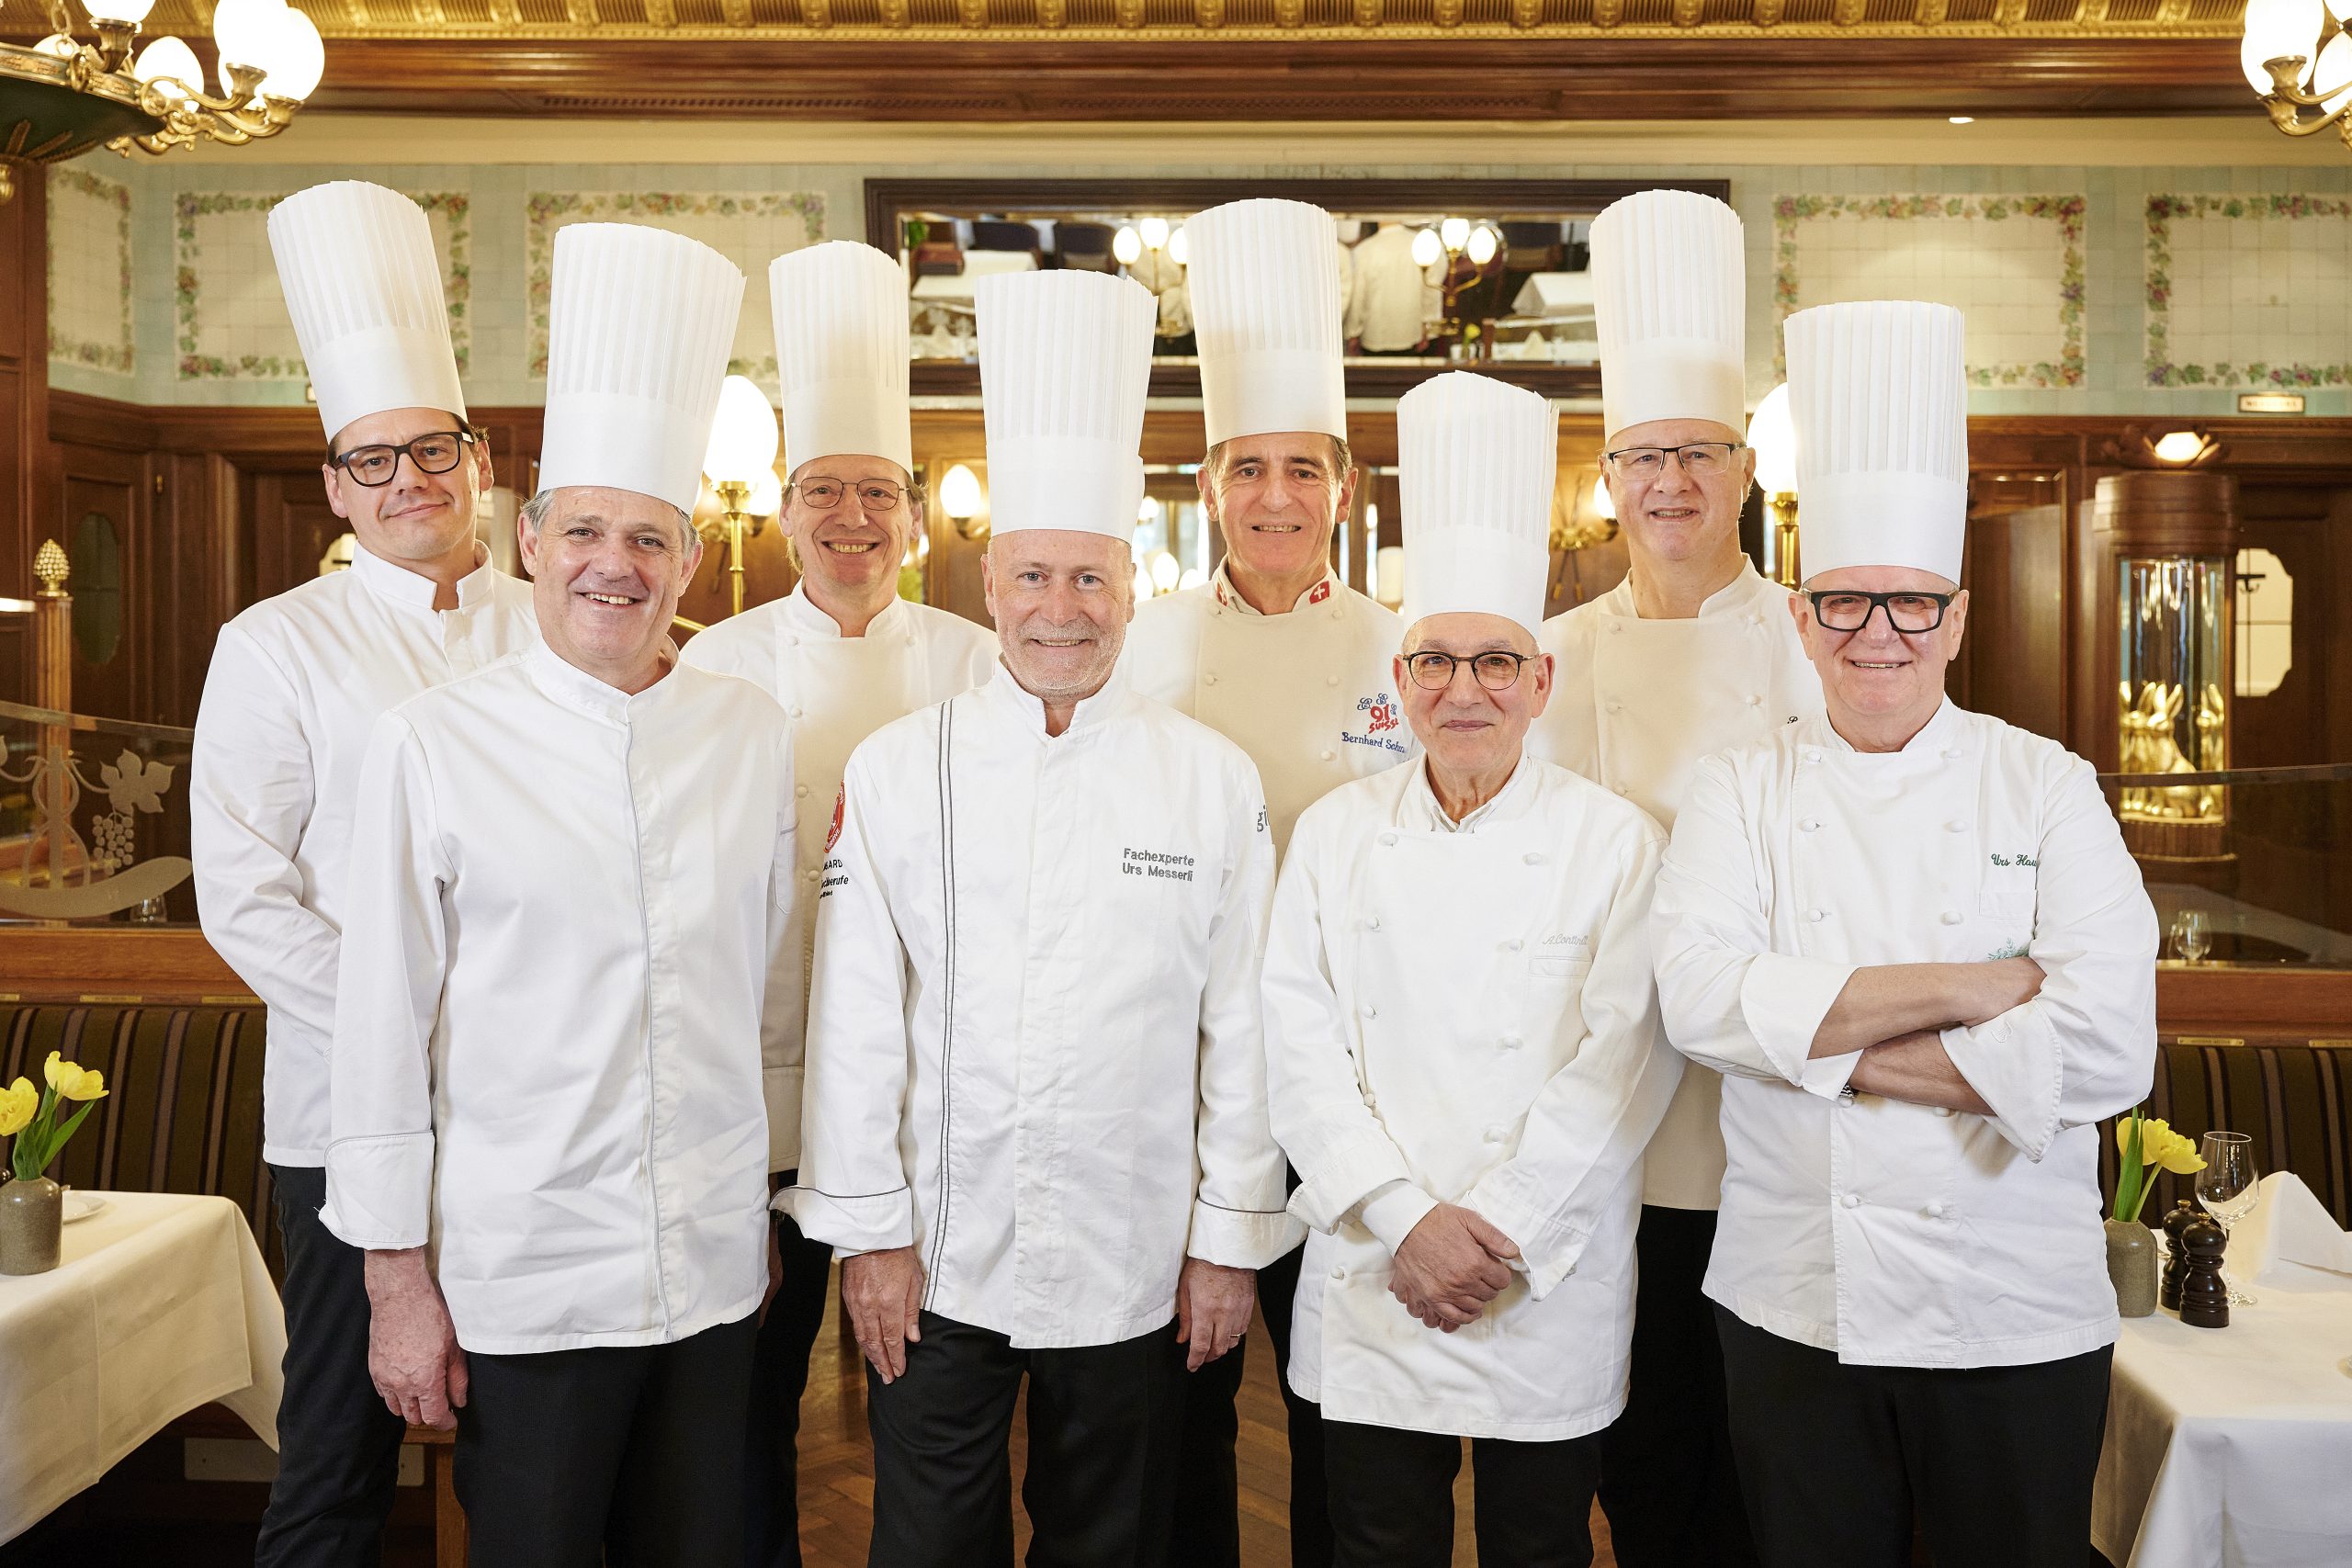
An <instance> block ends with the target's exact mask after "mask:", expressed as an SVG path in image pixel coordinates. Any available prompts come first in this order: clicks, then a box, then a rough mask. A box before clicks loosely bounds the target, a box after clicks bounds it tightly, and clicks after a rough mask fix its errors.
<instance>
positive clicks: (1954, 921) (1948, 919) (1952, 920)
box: [1936, 909, 1960, 926]
mask: <svg viewBox="0 0 2352 1568" xmlns="http://www.w3.org/2000/svg"><path fill="white" fill-rule="evenodd" d="M1936 919H1939V920H1941V921H1943V923H1944V924H1946V925H1948V926H1956V925H1958V924H1960V911H1959V910H1958V909H1946V910H1945V911H1944V912H1943V913H1942V914H1940V915H1938V916H1937V917H1936Z"/></svg>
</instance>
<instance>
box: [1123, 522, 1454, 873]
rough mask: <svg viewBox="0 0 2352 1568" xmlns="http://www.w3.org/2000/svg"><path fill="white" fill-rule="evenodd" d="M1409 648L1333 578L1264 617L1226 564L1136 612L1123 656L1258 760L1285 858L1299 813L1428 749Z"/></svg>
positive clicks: (1159, 695) (1386, 621) (1147, 687)
mask: <svg viewBox="0 0 2352 1568" xmlns="http://www.w3.org/2000/svg"><path fill="white" fill-rule="evenodd" d="M1404 646H1405V624H1404V622H1402V621H1400V620H1398V619H1397V614H1396V612H1395V611H1393V610H1390V609H1388V608H1386V607H1385V606H1384V605H1383V604H1380V603H1379V601H1377V600H1374V599H1367V598H1365V597H1364V596H1363V594H1361V593H1359V592H1356V591H1355V590H1354V589H1352V588H1350V587H1349V586H1348V585H1347V584H1346V583H1344V582H1341V581H1340V580H1339V579H1338V578H1337V577H1334V576H1333V575H1331V574H1330V573H1329V572H1328V571H1327V572H1325V573H1324V574H1323V579H1322V581H1319V582H1317V583H1316V584H1315V586H1314V587H1312V588H1309V589H1308V590H1307V591H1306V592H1304V593H1302V594H1300V595H1299V596H1298V602H1297V604H1295V605H1293V606H1292V608H1291V610H1290V613H1289V614H1287V615H1260V614H1259V613H1258V612H1257V611H1255V610H1253V609H1251V608H1250V602H1249V601H1248V600H1247V599H1244V598H1243V597H1242V596H1241V594H1240V592H1239V591H1238V590H1237V589H1236V588H1235V587H1234V586H1233V582H1232V580H1231V579H1230V578H1228V577H1227V576H1226V572H1225V565H1224V563H1223V562H1219V563H1218V565H1217V569H1216V573H1215V575H1214V576H1212V577H1211V578H1210V579H1209V581H1206V582H1204V583H1203V584H1202V585H1201V586H1200V587H1198V588H1190V589H1186V590H1185V591H1184V592H1182V593H1171V594H1169V595H1168V596H1166V597H1165V598H1159V599H1149V600H1146V601H1145V602H1144V603H1143V604H1138V605H1136V618H1135V624H1134V625H1133V626H1130V627H1129V628H1128V631H1127V646H1126V651H1125V653H1123V654H1122V655H1121V656H1120V659H1121V662H1122V664H1123V666H1124V667H1125V671H1126V672H1127V675H1128V678H1129V679H1130V680H1132V681H1133V682H1135V687H1136V691H1138V692H1140V693H1142V694H1144V695H1145V696H1148V697H1151V698H1153V699H1155V700H1157V701H1159V702H1163V703H1166V704H1167V705H1169V706H1170V707H1172V708H1174V709H1175V710H1176V711H1177V712H1178V713H1181V714H1187V715H1190V716H1192V717H1193V718H1197V719H1199V720H1200V721H1201V722H1202V723H1203V724H1205V725H1207V726H1208V727H1209V728H1211V729H1214V730H1216V732H1217V733H1218V734H1219V735H1222V736H1224V737H1225V738H1226V739H1227V740H1230V741H1232V742H1233V743H1234V744H1235V745H1237V746H1238V747H1240V748H1241V749H1242V750H1244V751H1247V752H1248V753H1249V754H1250V761H1252V762H1254V763H1256V764H1257V765H1258V776H1259V777H1260V778H1261V779H1262V780H1263V781H1264V782H1265V786H1266V808H1267V810H1268V811H1269V812H1270V813H1271V814H1272V820H1273V829H1274V853H1275V854H1276V855H1277V856H1279V855H1280V854H1281V853H1282V852H1283V849H1284V847H1285V846H1287V845H1288V844H1289V842H1290V829H1291V824H1292V823H1294V822H1295V821H1297V820H1298V814H1299V813H1300V812H1302V811H1304V810H1306V808H1307V807H1309V806H1310V805H1312V804H1314V803H1315V802H1316V801H1317V800H1318V799H1320V798H1322V796H1324V795H1327V794H1329V792H1330V791H1332V790H1334V789H1337V788H1338V787H1339V786H1340V785H1341V784H1346V783H1347V782H1348V781H1349V780H1351V779H1360V778H1363V776H1364V775H1365V774H1367V773H1378V772H1380V771H1381V770H1382V769H1384V768H1386V767H1388V766H1390V765H1391V764H1393V763H1396V762H1399V761H1404V760H1405V759H1406V758H1408V757H1409V756H1411V755H1413V754H1414V752H1415V751H1416V750H1418V748H1417V747H1416V745H1415V744H1414V741H1413V732H1412V730H1411V729H1410V728H1407V726H1406V723H1405V705H1404V704H1403V703H1402V702H1400V701H1399V700H1398V694H1397V682H1396V674H1395V671H1396V662H1395V660H1396V658H1397V654H1398V653H1399V652H1401V651H1402V650H1403V649H1404Z"/></svg>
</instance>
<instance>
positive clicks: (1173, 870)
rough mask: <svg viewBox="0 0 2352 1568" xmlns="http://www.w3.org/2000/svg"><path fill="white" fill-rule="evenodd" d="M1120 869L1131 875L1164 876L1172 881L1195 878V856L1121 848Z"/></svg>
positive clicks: (1187, 880)
mask: <svg viewBox="0 0 2352 1568" xmlns="http://www.w3.org/2000/svg"><path fill="white" fill-rule="evenodd" d="M1119 856H1120V863H1119V869H1120V870H1121V871H1123V872H1125V874H1127V875H1129V876H1164V877H1166V878H1168V879H1169V880H1170V882H1190V881H1192V880H1193V857H1192V856H1190V855H1171V854H1162V853H1161V852H1159V851H1158V850H1121V851H1120V852H1119Z"/></svg>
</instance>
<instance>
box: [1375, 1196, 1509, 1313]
mask: <svg viewBox="0 0 2352 1568" xmlns="http://www.w3.org/2000/svg"><path fill="white" fill-rule="evenodd" d="M1518 1257H1519V1248H1518V1247H1517V1246H1516V1245H1515V1244H1513V1242H1512V1241H1511V1239H1510V1237H1509V1236H1507V1235H1503V1233H1502V1232H1500V1231H1498V1230H1497V1229H1496V1228H1495V1227H1494V1226H1492V1225H1490V1224H1487V1222H1486V1221H1485V1220H1484V1219H1483V1218H1481V1217H1480V1216H1479V1215H1478V1214H1477V1213H1476V1212H1475V1211H1472V1210H1469V1209H1464V1208H1463V1207H1461V1206H1460V1205H1459V1204H1455V1203H1440V1204H1439V1205H1438V1206H1437V1207H1436V1208H1434V1209H1431V1210H1430V1212H1429V1213H1426V1214H1424V1215H1422V1216H1421V1221H1420V1223H1419V1224H1417V1225H1415V1226H1414V1227H1413V1229H1412V1233H1411V1234H1410V1235H1407V1236H1406V1237H1405V1241H1404V1245H1402V1246H1401V1247H1397V1258H1396V1262H1395V1266H1394V1267H1393V1268H1392V1269H1391V1270H1390V1272H1389V1276H1388V1293H1389V1294H1390V1295H1392V1296H1395V1297H1396V1298H1397V1300H1398V1301H1400V1302H1402V1303H1405V1310H1406V1311H1407V1312H1409V1313H1411V1314H1413V1315H1414V1316H1415V1317H1417V1318H1419V1320H1420V1321H1421V1322H1422V1323H1424V1324H1426V1325H1428V1326H1430V1327H1431V1328H1434V1329H1436V1330H1438V1331H1439V1332H1440V1333H1442V1334H1451V1333H1453V1331H1454V1330H1455V1329H1457V1328H1460V1327H1461V1326H1462V1325H1464V1324H1466V1323H1476V1321H1477V1320H1478V1317H1479V1315H1480V1314H1482V1313H1484V1312H1485V1311H1486V1310H1487V1303H1488V1302H1491V1301H1493V1300H1494V1299H1495V1298H1496V1297H1497V1296H1498V1295H1500V1294H1501V1293H1502V1292H1503V1287H1504V1286H1506V1285H1508V1284H1510V1276H1511V1268H1510V1266H1511V1264H1512V1262H1513V1261H1514V1260H1516V1259H1517V1258H1518Z"/></svg>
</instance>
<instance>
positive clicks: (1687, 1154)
mask: <svg viewBox="0 0 2352 1568" xmlns="http://www.w3.org/2000/svg"><path fill="white" fill-rule="evenodd" d="M1788 601H1789V591H1788V590H1787V589H1785V588H1782V587H1781V586H1780V585H1779V584H1778V583H1776V582H1773V581H1770V579H1768V578H1766V577H1764V576H1762V575H1761V574H1760V573H1758V571H1757V570H1756V569H1755V567H1754V566H1752V565H1748V564H1746V563H1744V562H1743V565H1742V567H1741V570H1740V574H1739V576H1738V577H1736V579H1734V580H1733V581H1731V582H1729V583H1727V584H1725V585H1724V587H1723V588H1721V589H1718V590H1717V591H1716V592H1714V593H1713V594H1711V595H1709V596H1708V598H1707V600H1706V602H1705V603H1704V604H1701V605H1700V606H1699V613H1698V615H1695V616H1691V617H1689V618H1685V619H1676V620H1645V619H1644V618H1643V617H1642V616H1641V615H1638V614H1636V613H1635V610H1634V585H1633V583H1632V582H1631V581H1626V582H1622V583H1620V584H1618V585H1617V586H1616V587H1615V588H1613V589H1611V590H1610V591H1609V592H1606V593H1604V594H1602V595H1600V597H1599V598H1597V599H1593V600H1590V601H1589V602H1588V603H1586V604H1579V605H1577V607H1576V608H1575V609H1573V610H1569V611H1566V612H1565V613H1564V614H1561V615H1555V616H1553V617H1552V618H1551V619H1550V620H1548V621H1546V622H1544V631H1543V636H1542V637H1541V639H1540V642H1541V646H1542V648H1543V649H1544V652H1546V653H1548V654H1550V655H1552V656H1553V659H1554V660H1555V667H1554V674H1553V680H1554V682H1555V684H1554V686H1553V691H1552V701H1551V704H1550V705H1549V706H1547V707H1546V708H1545V709H1544V712H1543V714H1542V715H1541V716H1538V717H1537V719H1536V720H1535V723H1534V724H1533V725H1532V727H1531V728H1529V730H1528V736H1527V751H1528V755H1530V756H1532V757H1542V758H1544V759H1546V760H1548V761H1554V762H1557V763H1559V764H1560V765H1561V766H1563V767H1566V768H1570V769H1573V770H1574V771H1575V772H1577V773H1581V774H1583V775H1584V776H1585V777H1586V778H1589V779H1590V780H1592V781H1593V782H1594V783H1596V784H1600V785H1601V786H1603V787H1604V788H1607V789H1610V790H1613V791H1615V792H1616V793H1617V794H1618V795H1623V797H1624V798H1626V799H1627V800H1630V801H1632V802H1633V803H1634V805H1636V806H1638V807H1641V808H1642V809H1643V810H1644V811H1646V812H1648V813H1649V814H1650V816H1651V817H1652V818H1655V819H1656V820H1657V824H1658V826H1659V827H1661V828H1664V829H1666V830H1667V831H1668V832H1672V831H1673V830H1674V818H1675V814H1676V812H1677V811H1679V809H1680V807H1681V805H1682V797H1683V796H1684V795H1686V794H1687V793H1689V790H1690V787H1691V773H1692V771H1693V770H1694V769H1696V768H1697V766H1698V765H1699V760H1700V759H1701V758H1702V757H1705V756H1709V755H1711V754H1713V752H1716V751H1721V750H1727V749H1729V748H1732V747H1736V746H1752V745H1754V744H1756V743H1757V742H1758V741H1761V740H1765V739H1770V737H1771V736H1773V735H1775V734H1777V733H1778V732H1779V731H1780V730H1781V728H1785V727H1786V726H1788V725H1790V724H1792V723H1794V722H1796V721H1797V720H1799V719H1802V718H1804V717H1807V716H1811V715H1815V714H1818V713H1819V712H1821V678H1820V677H1819V676H1818V675H1816V674H1815V673H1814V669H1813V665H1812V663H1811V662H1810V661H1809V660H1807V659H1806V658H1805V656H1804V643H1803V642H1802V641H1800V640H1799V638H1798V637H1797V631H1796V623H1795V622H1794V621H1793V620H1792V619H1791V618H1790V616H1789V605H1788ZM1722 1097H1723V1079H1722V1077H1721V1076H1720V1075H1719V1074H1716V1073H1714V1072H1713V1071H1711V1070H1709V1069H1707V1068H1704V1067H1699V1066H1693V1067H1692V1068H1691V1070H1690V1071H1688V1072H1686V1073H1684V1074H1683V1075H1682V1085H1681V1087H1680V1088H1679V1089H1677V1090H1676V1091H1675V1096H1674V1103H1673V1104H1672V1105H1671V1106H1669V1107H1668V1110H1667V1113H1666V1119H1665V1120H1664V1121H1663V1122H1659V1123H1658V1129H1657V1134H1656V1136H1655V1137H1653V1138H1652V1140H1651V1142H1650V1149H1649V1156H1648V1157H1647V1158H1646V1159H1645V1161H1644V1162H1643V1166H1642V1201H1643V1202H1645V1203H1650V1204H1656V1205H1658V1206H1660V1207H1663V1208H1668V1209H1712V1208H1713V1207H1714V1206H1715V1205H1716V1203H1717V1201H1719V1196H1720V1194H1721V1191H1722V1189H1723V1178H1724V1140H1723V1134H1722V1133H1721V1132H1720V1131H1719V1130H1718V1129H1717V1126H1716V1120H1717V1112H1718V1110H1719V1108H1720V1104H1721V1101H1722Z"/></svg>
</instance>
